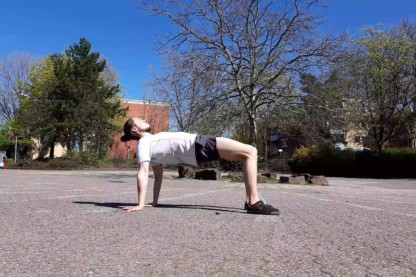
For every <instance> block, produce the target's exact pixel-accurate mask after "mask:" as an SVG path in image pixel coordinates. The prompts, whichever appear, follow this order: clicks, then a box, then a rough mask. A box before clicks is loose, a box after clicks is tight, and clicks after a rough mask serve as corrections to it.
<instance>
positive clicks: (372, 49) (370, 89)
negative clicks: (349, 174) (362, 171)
mask: <svg viewBox="0 0 416 277" xmlns="http://www.w3.org/2000/svg"><path fill="white" fill-rule="evenodd" d="M415 47H416V44H415V42H413V41H410V40H409V39H407V38H406V37H404V36H403V33H401V32H400V31H397V30H395V29H393V30H390V31H384V30H380V29H376V28H369V29H367V30H366V31H365V36H364V38H363V39H361V40H360V41H359V42H358V47H357V51H356V53H355V55H354V59H351V61H350V62H349V63H348V66H347V67H348V72H346V76H348V78H349V82H350V86H349V93H350V94H349V102H350V103H349V104H348V110H349V114H350V116H349V120H350V121H351V122H355V123H356V125H360V126H362V127H363V128H365V129H366V130H367V132H368V134H369V135H370V136H371V137H372V138H373V139H374V142H375V144H376V146H377V150H378V152H379V153H380V152H381V151H382V150H383V148H384V147H385V146H386V144H387V143H388V142H389V141H390V140H391V139H393V138H394V137H396V136H398V134H400V131H401V130H403V129H404V128H405V126H406V124H407V123H408V122H409V119H410V116H411V114H410V113H409V110H410V109H412V107H413V100H414V91H415V81H416V78H415V77H416V76H415V74H414V72H415V71H414V69H415V63H416V60H415V57H416V56H415V53H416V51H415V49H416V48H415Z"/></svg>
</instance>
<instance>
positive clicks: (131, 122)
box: [120, 117, 151, 142]
mask: <svg viewBox="0 0 416 277" xmlns="http://www.w3.org/2000/svg"><path fill="white" fill-rule="evenodd" d="M133 126H135V124H134V118H133V117H130V118H129V119H128V120H127V121H126V123H124V127H123V132H124V135H123V136H122V137H121V138H120V140H121V141H123V142H127V141H129V140H138V139H139V138H137V137H136V136H134V135H133V134H132V133H131V129H132V128H133ZM143 131H145V132H149V133H150V131H151V128H150V127H149V128H147V129H145V130H143Z"/></svg>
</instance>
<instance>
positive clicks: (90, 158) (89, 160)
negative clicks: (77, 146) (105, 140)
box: [63, 151, 109, 167]
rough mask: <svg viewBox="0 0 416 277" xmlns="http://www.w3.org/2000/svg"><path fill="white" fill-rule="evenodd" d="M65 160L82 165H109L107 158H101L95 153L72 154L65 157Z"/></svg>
mask: <svg viewBox="0 0 416 277" xmlns="http://www.w3.org/2000/svg"><path fill="white" fill-rule="evenodd" d="M63 159H64V160H69V161H72V162H75V163H78V164H80V165H85V166H94V167H100V166H104V165H106V164H108V163H109V161H108V159H107V158H102V157H100V155H99V154H97V153H96V152H93V151H82V152H70V153H68V154H66V155H65V156H64V157H63Z"/></svg>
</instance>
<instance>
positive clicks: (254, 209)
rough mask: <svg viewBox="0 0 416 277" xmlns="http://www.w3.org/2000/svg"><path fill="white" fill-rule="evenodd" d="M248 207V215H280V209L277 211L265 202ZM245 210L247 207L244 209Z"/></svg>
mask: <svg viewBox="0 0 416 277" xmlns="http://www.w3.org/2000/svg"><path fill="white" fill-rule="evenodd" d="M246 205H247V213H249V214H268V215H279V214H280V211H279V209H276V208H275V207H273V206H272V205H269V204H264V202H263V201H261V200H260V201H257V202H256V203H254V204H253V205H251V206H250V205H248V204H247V203H246ZM246 205H245V206H246ZM244 208H245V207H244Z"/></svg>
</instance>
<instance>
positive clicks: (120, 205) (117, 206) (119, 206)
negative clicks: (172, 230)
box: [72, 201, 246, 213]
mask: <svg viewBox="0 0 416 277" xmlns="http://www.w3.org/2000/svg"><path fill="white" fill-rule="evenodd" d="M72 203H74V204H81V205H94V206H97V207H106V208H113V209H122V208H125V207H129V206H136V205H137V204H136V203H119V202H85V201H74V202H72ZM157 208H162V209H191V210H193V209H197V210H209V211H216V212H229V213H246V211H244V210H243V209H237V208H228V207H218V206H208V205H177V204H159V205H157Z"/></svg>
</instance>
